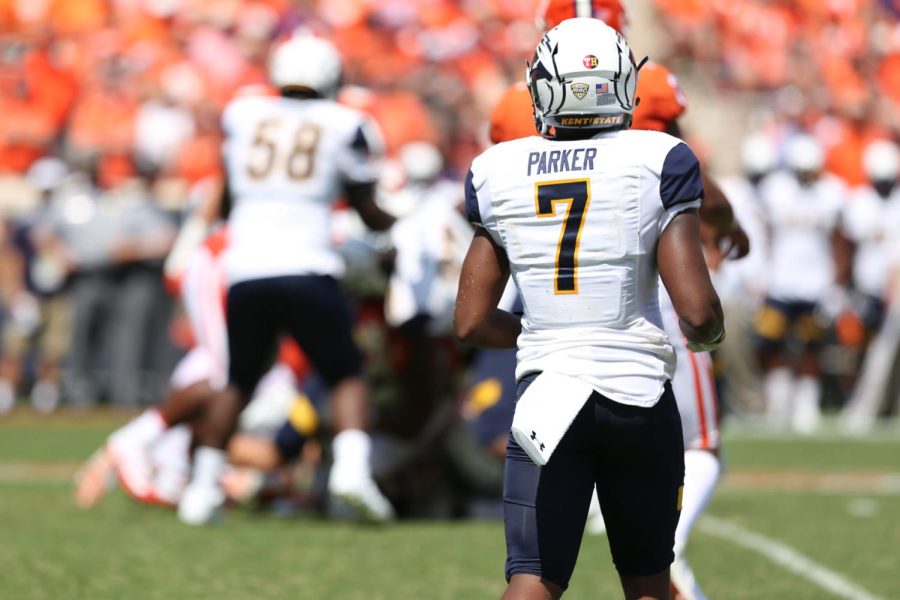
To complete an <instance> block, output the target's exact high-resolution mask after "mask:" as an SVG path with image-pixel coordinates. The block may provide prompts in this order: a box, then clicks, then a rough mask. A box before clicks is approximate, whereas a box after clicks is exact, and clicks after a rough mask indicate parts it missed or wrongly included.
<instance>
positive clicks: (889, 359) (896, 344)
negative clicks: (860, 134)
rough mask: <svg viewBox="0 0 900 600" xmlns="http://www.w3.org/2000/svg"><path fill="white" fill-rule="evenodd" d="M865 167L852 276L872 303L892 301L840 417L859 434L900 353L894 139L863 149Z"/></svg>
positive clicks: (899, 173)
mask: <svg viewBox="0 0 900 600" xmlns="http://www.w3.org/2000/svg"><path fill="white" fill-rule="evenodd" d="M863 166H864V167H865V170H866V174H867V175H868V177H869V182H870V183H869V185H866V186H861V187H860V188H858V189H857V190H856V192H855V193H854V195H853V198H852V201H851V202H850V203H849V204H848V206H847V209H846V211H845V214H844V230H845V231H846V233H847V237H848V238H850V240H852V241H853V242H855V245H856V248H855V256H854V260H853V271H852V280H853V284H854V286H855V287H856V289H858V290H859V291H861V292H862V293H863V294H865V295H866V296H868V297H869V299H870V300H869V303H868V304H869V306H873V307H875V308H881V309H882V310H884V304H883V303H884V302H887V303H888V308H887V312H886V314H885V315H884V322H883V323H880V322H878V323H877V327H878V333H877V334H876V336H875V338H874V339H873V340H872V343H871V344H870V345H869V348H868V350H867V352H866V356H865V359H864V361H863V365H862V370H861V373H860V376H859V379H858V380H857V383H856V386H855V388H854V390H853V393H852V395H851V396H850V400H849V401H848V402H847V406H846V407H845V408H844V411H843V414H842V415H841V420H842V426H843V428H844V429H845V430H846V431H848V432H850V433H854V434H865V433H867V432H868V431H870V430H871V428H872V426H873V425H874V424H875V420H876V418H877V416H878V414H879V411H880V410H881V407H882V405H883V403H884V401H885V395H886V394H887V393H888V391H889V389H890V387H889V386H890V380H891V376H892V374H893V366H894V364H895V360H896V357H897V353H898V351H900V308H898V307H900V301H898V297H897V294H898V285H897V284H898V282H900V242H898V240H897V233H896V232H897V231H900V186H898V185H897V182H898V179H900V149H898V148H897V146H896V144H893V143H892V142H888V141H877V142H873V143H871V144H870V145H869V146H868V147H866V150H865V152H864V153H863ZM872 317H873V319H872V320H873V321H876V320H877V321H881V320H882V319H881V315H872ZM872 324H874V323H872Z"/></svg>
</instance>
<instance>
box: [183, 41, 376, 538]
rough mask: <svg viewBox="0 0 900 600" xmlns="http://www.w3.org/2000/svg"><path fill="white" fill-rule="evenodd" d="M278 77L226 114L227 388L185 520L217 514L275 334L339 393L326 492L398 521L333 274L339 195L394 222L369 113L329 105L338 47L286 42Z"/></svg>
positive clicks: (372, 223)
mask: <svg viewBox="0 0 900 600" xmlns="http://www.w3.org/2000/svg"><path fill="white" fill-rule="evenodd" d="M269 76H270V79H271V81H272V83H273V85H274V86H276V87H277V88H278V89H279V90H280V96H279V97H248V98H238V99H236V100H234V101H232V102H231V103H230V104H229V105H228V106H227V107H226V109H225V112H224V114H223V128H224V131H225V136H226V139H225V143H224V160H225V167H226V178H227V186H226V187H227V190H228V193H229V196H230V199H231V203H232V209H231V213H230V216H229V220H228V222H229V229H230V235H231V243H230V246H229V249H228V253H227V255H226V259H225V266H226V276H227V278H228V283H229V288H228V300H227V309H226V310H227V321H228V347H229V368H228V386H227V387H226V389H225V390H224V392H222V393H221V394H219V395H218V396H217V398H216V400H215V402H213V403H212V404H211V405H210V406H209V408H208V409H207V410H206V412H205V413H204V416H203V419H202V423H201V425H200V427H199V428H198V430H199V431H198V435H197V440H198V444H199V447H198V448H197V450H196V452H195V454H194V465H193V467H194V468H193V477H192V480H191V483H190V484H189V485H188V488H187V489H186V490H185V493H184V495H183V496H182V499H181V502H180V504H179V509H178V513H179V517H180V518H181V519H182V521H184V522H185V523H189V524H198V525H199V524H207V523H211V522H213V521H215V520H217V519H218V517H219V515H220V512H221V507H222V504H223V502H224V494H223V492H222V489H221V487H220V484H219V482H220V480H221V475H222V472H223V470H224V468H225V464H226V455H225V447H226V445H227V443H228V440H229V439H230V437H231V435H232V434H233V433H234V430H235V427H236V425H237V421H238V416H239V415H240V412H241V410H242V409H243V408H244V406H245V405H246V403H247V401H248V399H249V396H250V393H251V392H252V390H253V388H254V387H255V386H256V384H257V382H258V381H259V379H260V377H262V375H263V373H264V371H265V368H266V366H267V363H268V362H269V360H270V357H271V356H272V354H273V352H274V351H275V348H276V345H277V341H278V338H279V336H280V335H282V334H287V335H290V336H291V337H293V338H294V339H295V340H296V341H297V343H298V344H299V345H300V347H301V348H302V349H303V351H304V353H305V354H306V355H307V357H308V358H309V360H310V362H311V364H312V366H313V367H314V368H315V370H316V371H317V372H318V373H319V375H320V376H321V377H322V378H323V379H324V381H325V382H326V383H327V384H328V386H329V387H330V390H331V392H330V394H331V408H332V414H333V418H334V425H335V429H336V431H337V434H336V435H335V438H334V441H333V446H332V448H333V454H334V463H333V466H332V469H331V472H330V475H329V481H328V489H329V492H330V493H331V495H332V497H333V498H335V499H338V500H341V501H345V502H347V503H348V504H351V505H353V506H354V507H356V508H358V509H359V510H360V511H361V512H362V513H363V515H364V516H366V517H368V518H371V519H374V520H385V519H389V518H391V517H392V516H393V509H392V507H391V505H390V503H389V502H388V500H387V499H386V498H385V497H384V496H383V495H382V494H381V492H380V490H379V489H378V487H377V485H376V484H375V481H374V480H373V478H372V475H371V470H370V466H369V455H370V452H371V442H370V438H369V435H368V433H367V432H366V430H367V428H368V410H369V387H368V385H367V383H366V381H365V380H364V379H363V377H362V374H361V372H362V359H361V355H360V352H359V350H358V349H357V347H356V345H355V344H354V342H353V339H352V336H351V327H352V320H351V315H350V310H349V308H348V306H347V300H346V299H345V297H344V295H343V292H342V291H341V289H340V287H339V285H338V283H337V280H336V277H339V276H340V275H341V272H342V269H343V265H342V261H341V259H340V256H339V255H338V254H337V252H336V251H335V250H334V249H333V248H332V246H331V243H330V228H329V219H330V214H331V209H332V205H333V204H334V202H335V201H336V200H337V199H338V197H339V196H341V195H343V196H344V197H346V199H347V200H348V202H349V203H350V205H351V206H352V207H353V208H355V209H356V211H357V212H358V213H359V215H360V217H361V218H362V220H363V222H364V223H365V224H366V225H367V226H368V227H370V228H371V229H375V230H385V229H388V228H389V227H390V226H391V225H393V222H394V219H393V217H391V216H390V215H388V214H387V213H385V212H383V211H382V210H381V209H379V208H378V206H377V205H376V203H375V200H374V194H375V183H376V181H377V179H378V158H379V155H380V145H381V142H380V139H379V137H380V136H379V134H378V133H377V130H376V129H375V128H374V127H373V125H372V124H371V122H370V121H369V120H368V119H367V118H366V117H364V116H363V115H362V114H361V113H359V112H357V111H355V110H353V109H349V108H346V107H343V106H341V105H339V104H337V103H336V102H335V101H334V100H333V98H334V96H335V94H336V92H337V88H338V86H339V84H340V78H341V59H340V56H339V55H338V53H337V51H336V50H335V48H334V47H333V46H332V45H331V44H330V43H329V42H327V41H325V40H323V39H319V38H315V37H312V36H309V35H297V36H294V37H292V38H290V39H289V40H287V41H286V42H284V43H282V44H280V45H279V46H277V47H276V48H275V49H274V50H273V52H272V55H271V57H270V61H269Z"/></svg>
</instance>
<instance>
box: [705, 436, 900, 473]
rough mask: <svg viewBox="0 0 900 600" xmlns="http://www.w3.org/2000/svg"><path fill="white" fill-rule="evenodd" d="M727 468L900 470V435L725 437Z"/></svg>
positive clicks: (724, 454)
mask: <svg viewBox="0 0 900 600" xmlns="http://www.w3.org/2000/svg"><path fill="white" fill-rule="evenodd" d="M723 457H724V458H725V461H726V464H727V465H728V467H729V468H735V469H742V468H754V469H758V468H771V469H807V470H812V471H833V470H855V469H863V470H891V471H900V438H877V439H874V440H868V439H842V438H838V437H835V438H832V439H822V438H810V439H805V438H799V439H798V438H784V437H782V438H761V437H760V438H752V437H736V436H735V437H727V436H726V438H725V441H724V444H723Z"/></svg>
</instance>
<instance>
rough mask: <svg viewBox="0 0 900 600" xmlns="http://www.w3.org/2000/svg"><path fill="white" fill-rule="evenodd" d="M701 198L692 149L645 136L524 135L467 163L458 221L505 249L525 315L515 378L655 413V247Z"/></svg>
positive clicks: (664, 341)
mask: <svg viewBox="0 0 900 600" xmlns="http://www.w3.org/2000/svg"><path fill="white" fill-rule="evenodd" d="M702 195H703V186H702V183H701V181H700V168H699V164H698V162H697V159H696V157H695V156H694V154H693V152H692V151H691V150H690V148H689V147H688V146H687V145H686V144H684V143H683V142H681V140H678V139H677V138H674V137H672V136H669V135H667V134H664V133H658V132H652V131H632V130H624V131H611V132H604V133H600V134H598V135H597V136H595V137H594V138H592V139H587V140H573V141H557V140H548V139H544V138H540V137H536V136H535V137H528V138H522V139H518V140H513V141H510V142H505V143H502V144H498V145H496V146H493V147H492V148H490V149H488V150H486V151H485V152H484V153H483V154H482V155H481V156H479V157H478V158H476V159H475V161H474V162H473V163H472V168H471V170H470V172H469V175H468V177H467V180H466V211H467V216H468V218H469V220H470V221H471V222H472V223H474V224H475V225H477V226H480V227H484V228H485V229H486V230H487V231H488V232H489V233H490V235H491V237H492V238H493V239H494V241H495V242H496V243H497V244H499V245H501V246H502V247H503V248H504V249H505V250H506V253H507V256H508V257H509V262H510V267H511V272H512V277H513V280H514V282H515V284H516V287H517V288H518V290H519V293H520V295H521V298H522V303H523V305H524V316H523V319H522V334H521V335H520V337H519V340H518V348H519V350H518V366H517V369H516V377H517V378H522V377H523V376H524V375H526V374H527V373H531V372H535V371H553V372H557V373H561V374H565V375H570V376H573V377H577V378H580V379H582V380H584V381H585V382H587V383H588V384H589V385H591V386H592V387H593V388H594V389H595V390H597V391H598V392H600V393H601V394H603V395H605V396H607V397H609V398H611V399H613V400H615V401H617V402H621V403H624V404H633V405H640V406H652V405H653V404H655V403H656V402H657V401H658V400H659V398H660V396H661V395H662V392H663V386H664V384H665V382H666V381H667V380H668V379H671V377H672V373H673V370H674V366H675V365H674V363H675V359H674V353H673V350H672V346H671V344H670V343H669V341H668V338H667V336H666V334H665V332H664V331H663V328H662V321H661V317H660V310H659V301H658V271H657V266H656V247H657V242H658V240H659V236H660V235H661V234H662V232H663V230H664V229H665V227H666V226H667V225H668V224H669V222H670V221H671V219H672V218H673V217H674V216H675V215H676V214H678V213H679V212H682V211H684V210H687V209H691V208H697V207H699V205H700V200H701V198H702Z"/></svg>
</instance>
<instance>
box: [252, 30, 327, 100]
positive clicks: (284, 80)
mask: <svg viewBox="0 0 900 600" xmlns="http://www.w3.org/2000/svg"><path fill="white" fill-rule="evenodd" d="M269 79H271V81H272V83H273V84H274V85H275V86H276V87H278V88H279V89H291V88H295V89H307V90H312V91H314V92H316V93H317V94H318V95H319V96H320V97H322V98H334V97H335V96H336V95H337V90H338V87H339V86H340V84H341V55H340V54H339V53H338V51H337V49H336V48H335V47H334V46H333V45H332V44H331V43H330V42H328V41H327V40H324V39H322V38H318V37H315V36H312V35H308V34H302V35H294V36H293V37H291V38H290V39H288V40H287V41H286V42H283V43H282V44H280V45H279V46H277V47H276V48H275V50H274V51H273V52H272V55H271V56H270V57H269Z"/></svg>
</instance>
